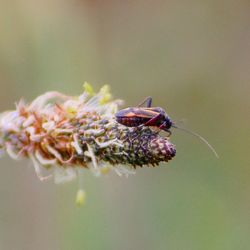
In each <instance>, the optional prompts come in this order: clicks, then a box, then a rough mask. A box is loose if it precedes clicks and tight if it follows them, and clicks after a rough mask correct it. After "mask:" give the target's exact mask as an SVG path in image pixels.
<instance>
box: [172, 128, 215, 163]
mask: <svg viewBox="0 0 250 250" xmlns="http://www.w3.org/2000/svg"><path fill="white" fill-rule="evenodd" d="M172 127H173V128H177V129H180V130H183V131H185V132H187V133H189V134H191V135H193V136H196V137H198V138H199V139H200V140H201V141H203V142H204V143H205V144H207V146H208V147H209V148H210V150H211V151H212V152H213V153H214V155H215V156H216V157H217V158H219V155H218V154H217V152H216V151H215V149H214V148H213V147H212V145H210V144H209V143H208V141H207V140H206V139H205V138H203V137H202V136H201V135H199V134H197V133H195V132H193V131H191V130H188V129H186V128H182V127H177V126H176V125H175V124H173V125H172Z"/></svg>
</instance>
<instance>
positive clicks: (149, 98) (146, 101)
mask: <svg viewBox="0 0 250 250" xmlns="http://www.w3.org/2000/svg"><path fill="white" fill-rule="evenodd" d="M144 103H146V107H147V108H150V107H151V106H152V97H151V96H148V97H147V98H145V99H144V100H143V102H141V103H140V104H139V105H138V106H137V107H141V106H142V105H143V104H144Z"/></svg>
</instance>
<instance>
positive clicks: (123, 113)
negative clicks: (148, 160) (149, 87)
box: [115, 97, 218, 158]
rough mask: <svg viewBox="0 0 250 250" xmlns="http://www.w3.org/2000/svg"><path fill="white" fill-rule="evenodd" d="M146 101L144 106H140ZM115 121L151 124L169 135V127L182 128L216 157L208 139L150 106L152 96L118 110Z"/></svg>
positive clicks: (133, 125)
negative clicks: (202, 143)
mask: <svg viewBox="0 0 250 250" xmlns="http://www.w3.org/2000/svg"><path fill="white" fill-rule="evenodd" d="M145 103H146V107H142V106H143V104H145ZM115 117H116V121H117V122H118V123H120V124H122V125H124V126H127V127H142V126H152V127H156V128H159V129H160V130H164V131H166V132H168V134H169V136H170V135H171V134H172V133H171V131H170V128H171V127H173V128H177V129H180V130H183V131H185V132H187V133H189V134H191V135H193V136H196V137H198V138H199V139H200V140H201V141H203V142H204V143H205V144H206V145H207V146H208V147H209V148H210V150H211V151H213V153H214V154H215V156H216V157H217V158H218V154H217V153H216V151H215V149H214V148H213V147H212V146H211V145H210V144H209V143H208V141H207V140H206V139H205V138H203V137H202V136H201V135H199V134H197V133H195V132H193V131H190V130H188V129H186V128H182V127H178V126H177V125H176V124H175V123H174V122H173V121H172V120H171V118H170V117H169V116H168V114H167V113H166V111H165V110H164V109H163V108H161V107H152V98H151V97H147V98H146V99H145V100H144V101H143V102H142V103H140V104H139V105H138V106H136V107H129V108H125V109H122V110H120V111H118V112H117V113H116V115H115Z"/></svg>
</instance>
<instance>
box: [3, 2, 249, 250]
mask: <svg viewBox="0 0 250 250" xmlns="http://www.w3.org/2000/svg"><path fill="white" fill-rule="evenodd" d="M249 13H250V3H249V1H247V0H239V1H233V0H224V1H223V0H220V1H214V0H200V1H198V0H191V1H173V0H172V1H171V0H168V1H158V0H157V1H156V0H155V1H152V0H151V1H142V0H139V1H114V0H107V1H96V0H92V1H91V0H88V1H87V0H86V1H80V0H73V1H69V0H68V1H67V0H52V1H49V0H44V1H31V0H14V1H7V0H5V1H4V0H1V1H0V86H1V100H0V110H2V111H4V110H7V109H13V108H14V103H15V102H16V101H18V100H19V99H20V98H21V97H25V99H26V100H28V101H31V100H32V99H34V98H35V97H36V96H37V95H40V94H42V93H44V92H46V91H49V90H58V91H61V92H64V93H66V94H71V95H73V94H74V95H79V94H80V93H81V92H82V84H83V82H84V81H85V80H86V81H89V82H91V83H93V84H94V85H95V87H96V88H99V87H100V86H102V84H103V83H109V84H110V85H111V87H112V92H113V94H114V96H115V97H118V98H122V99H124V100H125V101H126V105H132V106H133V105H136V104H138V103H139V102H140V101H141V100H143V98H145V97H146V96H149V95H150V96H152V97H153V100H154V104H155V105H157V106H161V107H163V108H165V109H166V110H167V112H168V113H169V114H170V115H171V117H172V118H173V119H174V120H177V121H178V120H181V119H182V118H185V119H186V122H185V126H186V127H188V128H191V129H192V130H194V131H196V132H198V133H200V134H202V135H203V136H204V137H205V138H207V139H208V141H209V142H210V143H211V144H212V145H213V146H214V147H215V148H216V150H217V151H218V153H219V155H220V158H219V159H216V158H215V157H214V155H213V154H212V152H210V151H209V149H208V148H207V147H206V146H205V145H204V144H202V143H201V142H199V141H198V140H197V139H196V138H194V137H192V136H189V135H187V134H185V133H183V132H181V131H177V130H174V131H173V135H172V137H171V138H172V141H173V142H174V144H175V145H176V147H177V156H176V157H175V158H174V160H173V161H171V162H170V163H168V164H161V166H159V167H157V168H147V167H145V168H142V169H139V170H138V171H137V174H136V175H135V176H131V177H129V178H125V177H124V178H120V177H118V176H116V175H115V174H110V175H107V176H104V177H101V178H96V177H94V176H92V174H91V173H89V171H87V170H86V171H85V175H86V177H85V188H86V191H87V194H88V196H87V203H86V205H85V206H84V207H83V208H77V207H76V206H75V203H74V199H75V193H76V190H77V182H73V183H69V184H65V185H55V184H54V183H53V181H48V182H45V183H44V182H40V181H39V180H38V179H37V177H36V174H35V172H34V170H33V167H32V164H31V163H30V162H29V161H28V160H27V161H26V160H23V161H20V162H15V161H13V160H11V159H9V158H8V157H4V158H3V159H1V161H0V166H1V174H0V183H1V184H0V198H1V205H0V249H3V250H5V249H7V250H12V249H14V250H15V249H18V250H19V249H24V250H29V249H32V250H33V249H37V250H40V249H43V250H44V249H48V250H50V249H52V250H57V249H58V250H59V249H60V250H61V249H62V250H68V249H87V250H92V249H104V250H105V249H109V250H116V249H119V250H127V249H144V250H148V249H158V250H163V249H171V250H180V249H181V250H182V249H184V250H189V249H190V250H200V249H203V250H206V249H213V250H217V249H218V250H223V249H225V250H231V249H232V250H235V249H237V250H241V249H242V250H243V249H244V250H245V249H250V244H249V243H250V168H249V167H250V164H249V163H250V158H249V148H250V116H249V113H250V112H249V110H250V29H249V27H250V14H249Z"/></svg>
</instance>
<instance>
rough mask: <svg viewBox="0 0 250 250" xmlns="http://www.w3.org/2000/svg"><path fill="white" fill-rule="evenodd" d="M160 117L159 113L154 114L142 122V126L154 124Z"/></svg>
mask: <svg viewBox="0 0 250 250" xmlns="http://www.w3.org/2000/svg"><path fill="white" fill-rule="evenodd" d="M160 117H161V114H158V115H156V116H155V117H153V118H152V119H150V120H149V121H147V122H146V123H144V124H143V125H144V126H155V122H156V121H157V120H158V119H159V118H160Z"/></svg>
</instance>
